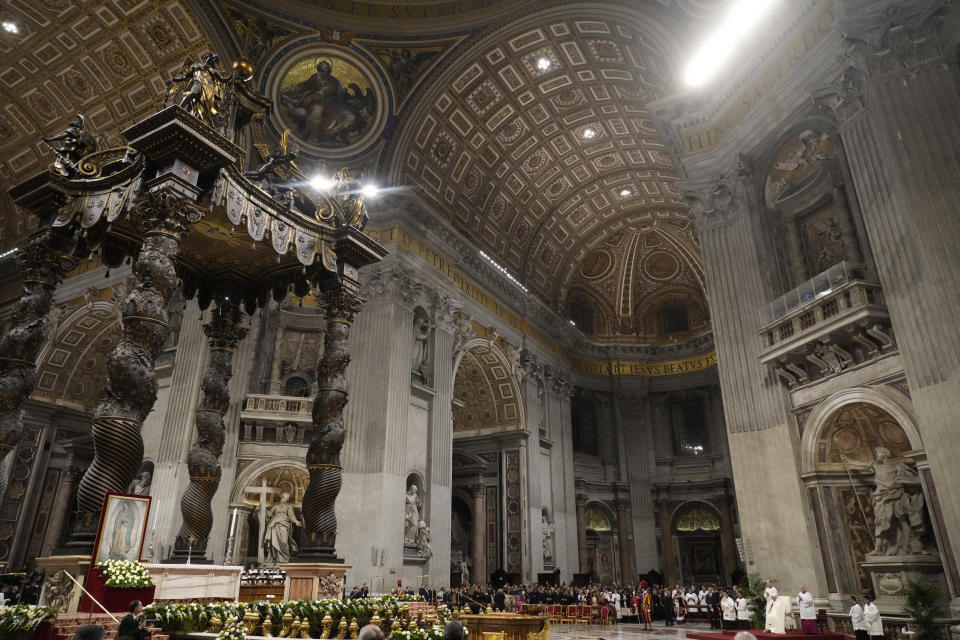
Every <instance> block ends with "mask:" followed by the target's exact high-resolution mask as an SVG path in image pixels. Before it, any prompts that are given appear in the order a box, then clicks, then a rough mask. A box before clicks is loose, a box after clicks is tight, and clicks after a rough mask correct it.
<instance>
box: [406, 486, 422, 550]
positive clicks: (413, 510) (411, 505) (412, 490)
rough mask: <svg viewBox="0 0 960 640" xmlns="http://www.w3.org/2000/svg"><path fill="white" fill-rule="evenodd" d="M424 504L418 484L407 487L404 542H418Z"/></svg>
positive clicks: (414, 543) (411, 543)
mask: <svg viewBox="0 0 960 640" xmlns="http://www.w3.org/2000/svg"><path fill="white" fill-rule="evenodd" d="M422 506H423V503H422V501H421V500H420V494H419V493H418V490H417V485H415V484H411V485H410V486H409V487H407V495H406V503H405V506H404V514H403V542H404V544H410V545H416V544H417V531H418V530H419V526H420V510H421V508H422Z"/></svg>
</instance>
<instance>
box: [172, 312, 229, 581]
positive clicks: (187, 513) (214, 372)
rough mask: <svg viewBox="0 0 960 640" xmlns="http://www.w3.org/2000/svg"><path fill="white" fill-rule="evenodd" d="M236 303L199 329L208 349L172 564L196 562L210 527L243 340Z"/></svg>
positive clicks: (217, 313) (203, 553)
mask: <svg viewBox="0 0 960 640" xmlns="http://www.w3.org/2000/svg"><path fill="white" fill-rule="evenodd" d="M237 300H238V297H237V296H234V297H233V300H230V298H224V299H222V300H221V301H220V303H219V306H218V307H217V309H216V311H215V312H214V315H213V319H212V320H211V321H210V322H209V323H207V324H205V325H204V326H203V332H204V333H205V334H206V336H207V340H208V343H209V345H210V357H209V359H208V360H207V369H206V371H205V372H204V374H203V381H202V382H201V383H200V388H201V394H200V401H199V402H198V404H197V417H196V420H197V440H196V442H195V443H194V445H193V447H192V448H191V449H190V453H189V454H188V455H187V468H188V469H189V472H190V484H189V486H187V489H186V491H184V493H183V497H182V498H181V500H180V513H181V514H182V515H183V526H181V527H180V533H179V534H177V540H176V543H175V545H174V552H173V555H174V560H175V561H186V560H187V559H188V558H191V557H192V558H198V559H200V561H201V562H202V561H203V556H204V555H205V554H206V550H207V538H208V537H209V535H210V529H211V528H212V527H213V512H212V511H211V509H210V503H211V501H212V500H213V494H215V493H216V492H217V487H219V486H220V474H221V470H220V454H221V453H222V452H223V442H224V424H223V415H224V414H225V413H226V412H227V409H228V407H229V406H230V392H229V391H228V389H227V384H228V383H229V382H230V378H231V377H232V376H233V354H234V352H235V351H236V349H237V345H238V344H239V343H240V341H241V340H243V338H244V337H245V336H246V335H247V329H246V328H245V327H243V326H241V325H240V308H239V306H238V304H237ZM192 561H193V560H191V562H192Z"/></svg>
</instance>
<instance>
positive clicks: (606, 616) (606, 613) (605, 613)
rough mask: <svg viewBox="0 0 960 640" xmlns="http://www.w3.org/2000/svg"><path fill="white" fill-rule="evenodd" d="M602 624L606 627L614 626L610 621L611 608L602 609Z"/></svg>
mask: <svg viewBox="0 0 960 640" xmlns="http://www.w3.org/2000/svg"><path fill="white" fill-rule="evenodd" d="M600 624H602V625H604V626H606V625H608V624H612V623H611V621H610V607H603V608H601V609H600Z"/></svg>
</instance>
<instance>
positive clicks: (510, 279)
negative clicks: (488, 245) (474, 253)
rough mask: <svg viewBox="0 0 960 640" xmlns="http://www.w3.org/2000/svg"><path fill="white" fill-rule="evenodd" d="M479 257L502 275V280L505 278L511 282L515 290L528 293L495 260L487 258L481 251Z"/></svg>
mask: <svg viewBox="0 0 960 640" xmlns="http://www.w3.org/2000/svg"><path fill="white" fill-rule="evenodd" d="M480 257H482V258H483V259H484V260H486V261H487V262H489V263H490V264H491V265H493V267H494V268H495V269H496V270H497V271H499V272H500V273H502V274H503V277H504V278H506V279H507V280H509V281H510V282H512V283H513V284H514V285H515V286H516V287H517V288H519V289H520V290H521V291H523V292H524V293H528V291H527V288H526V287H525V286H523V285H522V284H521V283H520V281H519V280H517V279H516V278H514V277H513V274H512V273H510V272H509V271H507V269H506V267H501V266H500V265H499V264H498V263H497V261H496V260H494V259H493V258H491V257H490V256H488V255H487V254H486V253H484V252H483V251H481V252H480Z"/></svg>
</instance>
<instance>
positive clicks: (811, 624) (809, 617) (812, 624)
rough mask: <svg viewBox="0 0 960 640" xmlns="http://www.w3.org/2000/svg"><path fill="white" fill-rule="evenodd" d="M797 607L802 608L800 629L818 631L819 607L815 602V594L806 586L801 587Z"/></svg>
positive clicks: (810, 631) (808, 631) (809, 631)
mask: <svg viewBox="0 0 960 640" xmlns="http://www.w3.org/2000/svg"><path fill="white" fill-rule="evenodd" d="M797 607H799V608H800V629H801V630H802V631H803V632H804V633H817V632H818V631H819V629H818V627H817V607H816V605H814V604H813V594H812V593H810V592H809V591H807V588H806V587H800V593H798V594H797Z"/></svg>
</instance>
